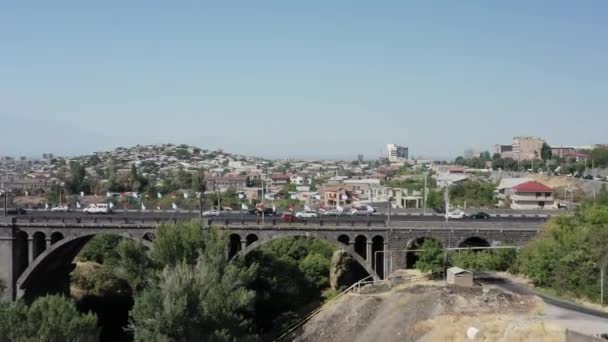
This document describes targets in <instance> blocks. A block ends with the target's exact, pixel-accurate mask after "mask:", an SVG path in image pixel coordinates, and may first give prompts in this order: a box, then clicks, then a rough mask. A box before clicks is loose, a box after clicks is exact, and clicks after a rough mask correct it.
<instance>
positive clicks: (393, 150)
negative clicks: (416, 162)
mask: <svg viewBox="0 0 608 342" xmlns="http://www.w3.org/2000/svg"><path fill="white" fill-rule="evenodd" d="M386 157H387V158H388V160H389V161H391V162H397V161H405V160H407V159H408V158H409V149H408V148H407V147H403V146H399V145H395V144H386Z"/></svg>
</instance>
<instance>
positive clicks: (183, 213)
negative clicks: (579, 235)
mask: <svg viewBox="0 0 608 342" xmlns="http://www.w3.org/2000/svg"><path fill="white" fill-rule="evenodd" d="M199 215H200V213H199V212H198V211H194V210H192V211H189V210H177V211H163V210H145V211H142V210H117V211H114V212H113V213H112V214H87V213H83V212H82V211H71V212H53V211H47V210H29V211H28V212H27V214H24V215H19V217H35V218H49V219H59V218H66V219H67V218H70V219H75V218H79V217H82V218H85V217H86V218H91V217H100V218H101V217H106V218H117V219H122V218H131V219H140V218H144V217H145V218H159V219H194V218H198V217H199ZM206 218H208V219H212V220H223V219H230V220H244V221H257V220H260V219H261V217H260V216H256V215H252V214H249V213H246V212H241V211H233V212H224V213H222V214H221V215H220V216H213V217H206ZM548 218H549V217H547V216H538V215H521V214H519V215H518V214H515V215H509V216H506V215H501V216H492V217H490V218H487V219H473V218H470V217H464V218H461V219H449V221H453V222H463V221H465V222H466V221H475V222H535V223H539V222H545V221H546V220H547V219H548ZM265 219H266V220H273V219H274V220H277V221H280V220H281V218H280V217H279V216H268V215H267V216H265ZM320 219H322V220H323V221H326V222H330V221H349V222H351V221H355V222H368V221H371V222H384V221H387V220H388V216H387V215H382V214H374V215H370V216H364V215H341V216H329V215H321V216H320V217H319V218H309V219H302V220H300V221H307V222H317V221H319V220H320ZM390 221H391V222H398V221H430V222H440V221H445V217H444V216H443V215H441V214H435V213H431V214H401V215H391V216H390Z"/></svg>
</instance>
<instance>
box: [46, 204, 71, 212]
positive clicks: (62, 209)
mask: <svg viewBox="0 0 608 342" xmlns="http://www.w3.org/2000/svg"><path fill="white" fill-rule="evenodd" d="M51 211H58V212H62V213H67V212H68V211H72V208H70V207H68V206H67V205H58V206H56V207H54V208H52V209H51Z"/></svg>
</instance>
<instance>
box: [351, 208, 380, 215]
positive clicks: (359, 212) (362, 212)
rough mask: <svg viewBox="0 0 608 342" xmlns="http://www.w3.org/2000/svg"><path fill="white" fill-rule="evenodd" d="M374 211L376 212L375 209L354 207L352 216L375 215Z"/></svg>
mask: <svg viewBox="0 0 608 342" xmlns="http://www.w3.org/2000/svg"><path fill="white" fill-rule="evenodd" d="M374 212H375V210H374V211H371V210H366V209H352V210H351V211H350V215H352V216H370V215H373V214H374Z"/></svg>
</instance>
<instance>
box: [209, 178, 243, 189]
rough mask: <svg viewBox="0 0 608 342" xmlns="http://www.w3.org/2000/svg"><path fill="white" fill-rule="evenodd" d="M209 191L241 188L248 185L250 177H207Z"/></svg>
mask: <svg viewBox="0 0 608 342" xmlns="http://www.w3.org/2000/svg"><path fill="white" fill-rule="evenodd" d="M205 182H206V185H207V190H208V191H213V190H225V189H233V190H239V189H243V188H245V187H246V186H247V183H248V182H249V179H248V178H247V177H245V176H211V177H209V176H208V177H206V178H205Z"/></svg>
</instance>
